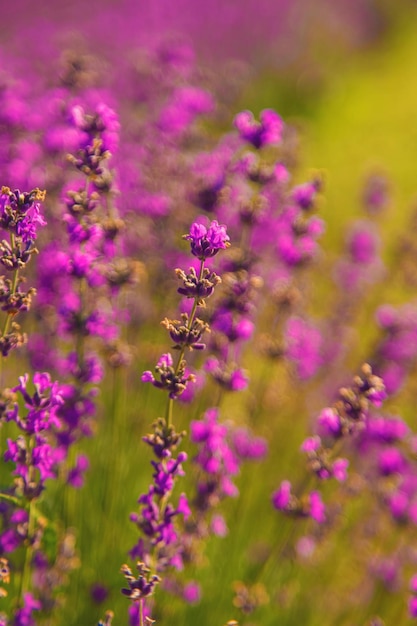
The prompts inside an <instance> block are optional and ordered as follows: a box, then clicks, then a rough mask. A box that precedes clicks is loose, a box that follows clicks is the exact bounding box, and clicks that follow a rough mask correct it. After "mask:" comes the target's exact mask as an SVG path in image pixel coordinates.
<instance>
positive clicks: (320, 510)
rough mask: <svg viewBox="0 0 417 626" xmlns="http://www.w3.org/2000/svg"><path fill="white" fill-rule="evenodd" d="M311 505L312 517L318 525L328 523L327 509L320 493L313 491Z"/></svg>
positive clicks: (310, 499) (310, 497)
mask: <svg viewBox="0 0 417 626" xmlns="http://www.w3.org/2000/svg"><path fill="white" fill-rule="evenodd" d="M309 503H310V508H309V513H310V517H312V519H314V520H315V521H316V522H317V523H318V524H324V522H325V521H326V513H325V511H326V509H325V506H324V504H323V501H322V499H321V495H320V493H319V492H318V491H312V492H311V493H310V496H309Z"/></svg>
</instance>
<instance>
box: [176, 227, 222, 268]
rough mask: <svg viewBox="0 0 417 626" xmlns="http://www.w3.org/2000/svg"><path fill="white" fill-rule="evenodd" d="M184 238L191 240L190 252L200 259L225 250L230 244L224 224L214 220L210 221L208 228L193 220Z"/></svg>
mask: <svg viewBox="0 0 417 626" xmlns="http://www.w3.org/2000/svg"><path fill="white" fill-rule="evenodd" d="M184 239H187V240H188V241H190V242H191V253H192V254H193V255H194V256H196V257H197V258H199V259H200V260H201V261H204V260H205V259H208V258H210V257H213V256H215V255H216V254H217V253H218V252H219V250H225V249H226V248H227V247H228V246H229V245H230V243H229V242H230V237H229V236H228V235H227V233H226V226H224V225H220V224H219V223H218V222H217V221H216V220H213V221H212V222H211V223H210V226H209V228H206V227H205V226H204V224H201V223H199V222H194V223H193V224H192V225H191V228H190V233H189V234H188V235H184Z"/></svg>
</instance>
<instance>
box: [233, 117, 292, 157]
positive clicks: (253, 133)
mask: <svg viewBox="0 0 417 626" xmlns="http://www.w3.org/2000/svg"><path fill="white" fill-rule="evenodd" d="M259 120H260V121H259V122H257V121H256V120H255V118H254V116H253V113H251V112H250V111H242V112H241V113H238V114H237V115H236V117H235V119H234V125H235V127H236V128H237V130H238V132H239V134H240V136H241V137H242V139H244V140H245V141H248V142H249V143H251V144H252V145H253V146H254V147H255V148H257V149H259V148H262V147H264V146H267V145H270V144H278V143H280V142H281V141H282V132H283V130H284V123H283V121H282V119H281V117H280V116H279V115H278V113H276V112H275V111H273V110H272V109H264V110H263V111H261V113H260V116H259Z"/></svg>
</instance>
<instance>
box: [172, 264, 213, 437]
mask: <svg viewBox="0 0 417 626" xmlns="http://www.w3.org/2000/svg"><path fill="white" fill-rule="evenodd" d="M203 273H204V259H201V263H200V272H199V275H198V280H199V282H201V280H202V279H203ZM198 301H199V298H198V297H196V298H194V303H193V308H192V309H191V313H190V317H189V318H188V324H187V328H188V329H189V330H190V329H191V326H192V324H193V321H194V318H195V314H196V312H197V307H198ZM184 354H185V346H182V348H181V350H180V353H179V356H178V361H177V365H176V367H175V375H177V374H178V372H179V369H180V366H181V363H182V361H183V359H184ZM173 405H174V401H173V399H172V398H168V402H167V407H166V411H165V419H166V422H167V425H168V426H171V424H172V410H173Z"/></svg>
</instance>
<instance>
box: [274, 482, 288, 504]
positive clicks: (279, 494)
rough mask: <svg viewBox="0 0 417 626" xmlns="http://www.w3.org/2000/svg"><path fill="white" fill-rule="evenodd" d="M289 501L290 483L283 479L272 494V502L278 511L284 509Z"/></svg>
mask: <svg viewBox="0 0 417 626" xmlns="http://www.w3.org/2000/svg"><path fill="white" fill-rule="evenodd" d="M290 501H291V483H290V482H289V481H288V480H284V481H283V482H282V483H281V485H280V487H279V489H277V491H275V492H274V494H273V495H272V503H273V505H274V507H275V508H276V509H278V511H286V510H287V509H288V506H289V504H290Z"/></svg>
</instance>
